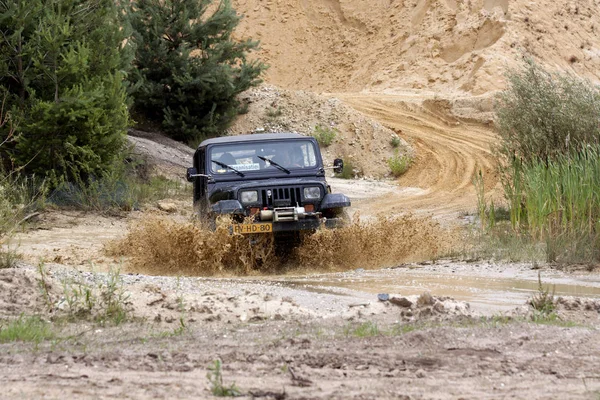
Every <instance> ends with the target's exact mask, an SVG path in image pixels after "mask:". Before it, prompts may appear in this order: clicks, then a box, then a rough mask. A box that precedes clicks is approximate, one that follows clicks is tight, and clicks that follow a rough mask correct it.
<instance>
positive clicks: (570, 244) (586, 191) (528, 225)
mask: <svg viewBox="0 0 600 400" xmlns="http://www.w3.org/2000/svg"><path fill="white" fill-rule="evenodd" d="M508 172H509V173H508V174H506V178H505V181H504V189H505V195H506V198H507V199H508V200H509V204H510V209H511V224H512V227H513V229H514V230H516V231H520V230H527V232H528V233H529V235H530V236H531V237H532V238H533V239H534V240H541V241H545V242H546V244H547V247H548V248H547V252H548V260H549V261H557V260H558V259H562V258H565V257H570V258H571V260H572V261H578V260H586V259H590V258H591V259H594V260H600V247H599V245H600V240H599V239H600V145H591V146H585V147H583V148H582V149H581V150H579V151H575V152H569V153H566V154H561V155H557V156H555V157H554V159H552V160H550V161H543V160H540V159H533V160H530V161H529V162H526V163H524V162H522V161H520V160H517V159H515V160H513V161H512V164H511V165H510V166H509V171H508Z"/></svg>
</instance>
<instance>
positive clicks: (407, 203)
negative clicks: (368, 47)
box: [336, 93, 498, 218]
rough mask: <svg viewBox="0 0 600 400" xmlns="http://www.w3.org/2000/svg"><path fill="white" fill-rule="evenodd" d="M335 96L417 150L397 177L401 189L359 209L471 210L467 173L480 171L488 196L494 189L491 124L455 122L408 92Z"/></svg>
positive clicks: (438, 212)
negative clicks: (402, 172) (411, 164)
mask: <svg viewBox="0 0 600 400" xmlns="http://www.w3.org/2000/svg"><path fill="white" fill-rule="evenodd" d="M336 96H337V97H339V98H341V99H342V100H343V101H344V102H346V103H348V104H349V105H351V106H352V107H354V108H355V109H357V110H359V111H361V112H363V113H364V114H366V115H368V116H369V117H371V118H373V119H375V120H377V121H379V122H381V123H382V124H384V125H385V126H387V127H389V128H392V129H393V130H395V131H396V132H398V133H399V135H401V136H402V137H403V138H405V139H406V140H407V141H408V142H409V143H410V144H411V145H412V146H413V147H414V148H415V150H416V153H417V157H416V160H415V163H414V165H413V166H412V167H411V168H410V169H409V171H408V172H407V173H406V174H405V175H403V176H402V177H401V178H400V179H399V180H398V181H397V183H398V185H399V186H400V187H402V189H403V191H402V192H401V193H394V194H387V195H384V196H380V197H379V196H377V197H374V198H371V199H369V200H367V201H365V202H363V203H361V208H372V209H374V210H377V211H378V212H383V213H391V214H395V213H398V212H406V211H410V212H424V213H432V214H434V215H435V216H438V217H454V218H455V217H456V216H457V214H458V213H459V212H465V211H473V210H475V208H476V206H477V198H476V194H475V189H474V186H473V177H474V176H475V175H476V174H477V173H478V172H479V171H480V170H481V172H482V173H483V176H484V178H485V187H486V192H487V194H488V195H492V194H494V192H495V189H497V185H498V180H497V178H496V176H495V173H494V168H493V165H494V160H493V155H492V151H491V147H492V144H493V143H494V138H495V136H494V133H493V131H492V129H490V128H487V127H484V126H482V125H481V124H476V123H468V122H462V121H461V122H459V121H457V120H455V119H453V118H451V117H450V116H448V115H447V114H444V112H443V110H441V109H440V110H438V112H435V109H433V110H431V109H430V110H428V109H426V108H425V107H423V106H422V105H420V104H418V103H416V102H415V99H414V97H410V98H408V97H406V96H401V95H384V94H378V93H369V94H336ZM434 106H435V104H434Z"/></svg>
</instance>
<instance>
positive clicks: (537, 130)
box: [495, 60, 600, 162]
mask: <svg viewBox="0 0 600 400" xmlns="http://www.w3.org/2000/svg"><path fill="white" fill-rule="evenodd" d="M507 77H508V87H507V88H506V90H504V91H503V92H501V93H500V94H499V95H498V97H497V101H496V104H495V112H496V124H497V127H498V132H499V133H500V137H501V148H500V150H501V153H502V154H503V156H504V157H505V158H506V159H508V160H511V159H513V158H518V159H520V160H522V161H523V162H529V161H531V160H537V159H539V160H544V161H548V160H552V159H553V158H555V157H556V156H560V155H563V154H565V153H566V152H568V151H570V150H572V149H574V150H577V149H579V148H581V146H582V145H586V144H599V143H600V88H599V87H598V86H595V85H593V84H592V83H591V82H589V81H587V80H583V79H581V78H578V77H576V76H573V75H570V74H566V73H562V74H561V73H551V72H548V71H546V70H544V69H543V68H542V67H540V66H539V65H537V64H536V63H535V62H533V61H531V60H529V61H527V62H526V64H525V65H524V67H523V68H521V69H518V70H510V71H509V72H508V76H507Z"/></svg>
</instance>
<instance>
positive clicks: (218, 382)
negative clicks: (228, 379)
mask: <svg viewBox="0 0 600 400" xmlns="http://www.w3.org/2000/svg"><path fill="white" fill-rule="evenodd" d="M221 367H222V362H221V360H218V359H217V360H215V361H214V363H213V364H212V365H210V366H209V367H208V373H207V374H206V378H208V381H209V382H210V391H211V393H212V394H213V395H214V396H218V397H236V396H240V395H241V392H240V389H239V388H238V387H237V386H236V385H235V382H234V383H232V384H231V385H229V386H225V385H223V374H222V372H221Z"/></svg>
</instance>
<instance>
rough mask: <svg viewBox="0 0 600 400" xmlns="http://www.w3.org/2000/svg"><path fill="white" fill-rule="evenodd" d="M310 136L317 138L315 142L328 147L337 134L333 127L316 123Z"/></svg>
mask: <svg viewBox="0 0 600 400" xmlns="http://www.w3.org/2000/svg"><path fill="white" fill-rule="evenodd" d="M312 136H313V137H314V138H315V139H317V143H319V145H320V146H321V147H328V146H330V145H331V144H332V143H333V141H334V139H335V137H336V136H337V130H336V129H335V128H330V127H327V126H326V127H324V128H323V127H322V126H321V125H317V126H315V130H314V132H313V134H312Z"/></svg>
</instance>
